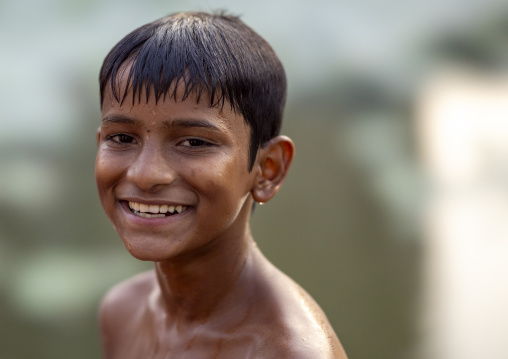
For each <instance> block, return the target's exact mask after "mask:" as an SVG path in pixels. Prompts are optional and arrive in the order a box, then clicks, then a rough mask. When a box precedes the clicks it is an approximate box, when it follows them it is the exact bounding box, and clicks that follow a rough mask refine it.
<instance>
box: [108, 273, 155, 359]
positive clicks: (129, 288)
mask: <svg viewBox="0 0 508 359" xmlns="http://www.w3.org/2000/svg"><path fill="white" fill-rule="evenodd" d="M155 282H156V279H155V274H154V272H153V271H150V272H146V273H142V274H138V275H136V276H134V277H132V278H130V279H127V280H125V281H123V282H121V283H119V284H117V285H115V286H114V287H112V288H111V289H110V290H109V291H108V292H107V293H106V295H105V296H104V298H103V299H102V302H101V305H100V308H99V327H100V333H101V341H102V346H103V349H104V351H105V353H104V355H105V357H106V358H109V357H111V354H110V353H111V352H112V350H113V348H115V343H116V341H117V339H118V338H117V337H118V336H120V335H121V328H128V327H131V326H130V325H129V324H131V321H133V320H136V318H139V316H137V315H136V313H138V312H139V311H140V310H142V308H143V305H141V304H142V303H144V302H145V301H146V298H147V297H148V296H149V294H150V292H151V291H152V290H153V287H154V285H155Z"/></svg>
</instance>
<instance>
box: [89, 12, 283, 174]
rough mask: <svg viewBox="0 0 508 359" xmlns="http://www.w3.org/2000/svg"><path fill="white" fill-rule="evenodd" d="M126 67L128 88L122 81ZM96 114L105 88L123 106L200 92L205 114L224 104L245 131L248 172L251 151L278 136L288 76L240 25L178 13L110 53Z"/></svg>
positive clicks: (212, 16)
mask: <svg viewBox="0 0 508 359" xmlns="http://www.w3.org/2000/svg"><path fill="white" fill-rule="evenodd" d="M127 65H130V69H129V75H128V78H127V86H125V88H124V89H123V90H122V89H121V86H120V77H121V74H122V71H123V70H124V69H125V68H127ZM99 82H100V93H101V106H102V104H103V102H104V94H105V91H106V87H107V86H110V89H111V91H112V94H113V96H114V98H115V99H116V100H117V101H118V102H123V101H124V100H125V99H126V97H127V95H128V92H129V91H131V93H132V101H133V103H134V101H136V100H137V101H138V102H141V100H142V93H144V94H145V95H146V101H148V98H149V96H150V92H151V91H154V93H155V98H156V101H158V100H160V98H161V97H162V98H163V99H166V98H167V97H169V98H173V99H174V100H175V101H176V100H177V98H176V86H175V84H181V83H182V82H183V84H184V85H185V87H184V88H185V91H184V94H183V98H181V99H179V100H185V99H186V98H187V97H188V96H189V95H191V94H193V95H196V96H197V97H196V98H197V101H198V102H199V101H200V98H201V95H202V93H203V91H205V92H206V93H207V94H208V95H209V98H210V106H212V107H215V106H220V107H221V108H222V107H223V106H225V104H226V103H229V104H230V106H231V108H232V109H233V110H234V111H235V112H236V113H239V114H241V115H242V116H243V118H244V119H245V121H246V122H247V124H248V125H249V126H250V128H251V139H250V146H249V171H250V170H251V169H252V166H253V164H254V160H255V158H256V154H257V150H258V148H259V147H260V146H263V145H264V144H265V143H266V142H268V141H269V140H270V139H271V138H273V137H275V136H277V135H278V133H279V131H280V127H281V123H282V114H283V109H284V104H285V100H286V75H285V73H284V69H283V67H282V64H281V62H280V60H279V58H278V57H277V55H276V54H275V52H274V51H273V49H272V48H271V47H270V45H269V44H268V43H267V42H266V41H265V40H264V39H263V38H262V37H261V36H259V35H258V34H257V33H256V32H254V31H253V30H252V29H251V28H249V27H248V26H247V25H245V24H244V23H243V22H242V21H241V20H240V19H239V18H238V17H236V16H231V15H226V14H224V13H218V14H208V13H202V12H187V13H176V14H173V15H169V16H167V17H164V18H162V19H159V20H156V21H154V22H151V23H149V24H146V25H144V26H142V27H140V28H138V29H136V30H134V31H133V32H131V33H130V34H128V35H127V36H125V37H124V38H123V39H122V40H120V42H119V43H118V44H117V45H115V47H113V49H112V50H111V51H110V52H109V54H108V55H107V57H106V59H105V60H104V63H103V65H102V69H101V72H100V76H99Z"/></svg>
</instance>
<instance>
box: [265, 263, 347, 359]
mask: <svg viewBox="0 0 508 359" xmlns="http://www.w3.org/2000/svg"><path fill="white" fill-rule="evenodd" d="M265 269H266V272H265V273H266V274H268V275H264V276H263V277H264V280H263V281H264V282H265V283H264V284H263V285H264V286H266V287H267V288H266V290H262V291H261V292H263V293H265V295H264V297H263V298H262V299H261V300H260V302H258V303H259V304H261V308H258V309H259V311H258V313H260V312H263V313H264V315H265V316H266V317H265V318H264V319H263V324H262V327H263V328H264V329H263V331H264V332H265V333H268V335H267V338H268V339H267V340H266V342H265V343H264V345H263V346H262V347H259V353H258V354H257V355H256V356H255V357H259V358H279V359H284V358H288V359H289V358H291V359H307V358H309V359H311V358H312V359H347V356H346V353H345V351H344V349H343V347H342V344H341V343H340V341H339V339H338V337H337V335H336V334H335V331H334V330H333V328H332V326H331V324H330V322H329V321H328V319H327V317H326V315H325V313H324V312H323V310H322V309H321V308H320V306H319V305H318V304H317V303H316V301H315V300H314V299H313V298H312V297H311V296H310V295H309V294H308V293H307V292H306V291H305V290H304V289H303V288H302V287H301V286H299V285H298V284H297V283H296V282H294V281H293V280H292V279H290V278H289V277H287V276H286V275H285V274H284V273H282V272H280V271H279V270H278V269H276V268H275V267H271V266H266V267H265Z"/></svg>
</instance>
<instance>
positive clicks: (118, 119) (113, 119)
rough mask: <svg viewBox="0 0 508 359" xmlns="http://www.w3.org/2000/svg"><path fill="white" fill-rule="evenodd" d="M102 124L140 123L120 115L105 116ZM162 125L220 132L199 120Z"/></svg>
mask: <svg viewBox="0 0 508 359" xmlns="http://www.w3.org/2000/svg"><path fill="white" fill-rule="evenodd" d="M102 123H103V124H104V125H108V124H126V125H135V126H141V121H139V120H136V119H133V118H130V117H126V116H122V115H119V116H118V115H108V116H105V117H104V118H103V119H102ZM162 125H163V127H165V128H175V127H185V128H190V127H202V128H208V129H210V130H214V131H221V130H220V128H219V127H217V126H216V125H214V124H213V123H210V122H209V121H206V120H200V119H174V120H172V121H162Z"/></svg>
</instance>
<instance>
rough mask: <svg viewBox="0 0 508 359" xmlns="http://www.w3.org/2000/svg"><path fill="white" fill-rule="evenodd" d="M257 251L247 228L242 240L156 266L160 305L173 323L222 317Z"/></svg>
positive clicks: (217, 244) (217, 243) (224, 242)
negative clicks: (249, 257) (218, 315)
mask: <svg viewBox="0 0 508 359" xmlns="http://www.w3.org/2000/svg"><path fill="white" fill-rule="evenodd" d="M254 247H255V244H254V241H253V239H252V235H251V233H250V229H249V227H248V226H247V228H246V230H245V235H244V236H242V238H236V239H234V240H231V239H229V240H220V241H219V240H216V241H214V242H212V243H209V244H208V245H207V248H203V249H202V250H200V252H199V253H192V254H187V255H182V256H180V257H179V258H176V259H173V260H171V261H166V262H156V263H155V271H156V274H157V280H158V282H159V287H160V290H161V292H160V294H161V295H160V300H161V301H162V303H161V304H162V305H163V306H164V309H165V310H166V311H167V313H168V316H169V317H171V318H172V321H173V322H181V323H191V322H205V321H208V320H210V319H211V317H213V316H214V315H215V314H218V313H220V310H221V303H224V302H225V300H226V298H227V297H231V296H234V295H235V288H237V287H238V286H237V285H236V284H237V283H238V281H239V278H240V277H241V275H242V273H243V272H244V268H245V266H246V263H247V260H248V256H249V253H250V252H251V251H252V249H253V248H254ZM236 294H238V293H236Z"/></svg>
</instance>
